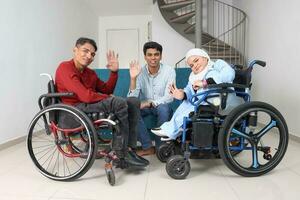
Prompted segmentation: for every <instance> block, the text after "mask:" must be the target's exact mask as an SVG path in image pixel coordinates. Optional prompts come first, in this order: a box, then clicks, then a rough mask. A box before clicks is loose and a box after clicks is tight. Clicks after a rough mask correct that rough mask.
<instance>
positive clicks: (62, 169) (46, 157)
mask: <svg viewBox="0 0 300 200" xmlns="http://www.w3.org/2000/svg"><path fill="white" fill-rule="evenodd" d="M41 75H42V76H43V75H45V76H47V77H48V78H49V79H50V81H49V83H48V93H47V94H43V95H41V96H40V97H39V99H38V105H39V108H40V111H39V112H38V113H37V114H36V115H35V117H34V118H33V120H32V121H31V123H30V125H29V131H28V137H27V149H28V152H29V155H30V157H31V159H32V161H33V163H34V164H35V166H36V167H37V169H38V171H39V172H40V173H41V174H43V175H44V176H46V177H48V178H50V179H53V180H56V181H72V180H75V179H77V178H80V177H81V176H83V175H84V174H85V173H86V172H87V171H88V170H89V169H90V168H91V166H92V165H93V163H94V161H95V159H96V158H100V157H103V158H104V160H105V166H104V168H105V172H106V175H107V179H108V182H109V183H110V185H114V184H115V175H114V170H113V165H114V162H115V161H116V162H117V161H118V158H117V156H116V155H115V153H114V152H112V151H111V142H110V140H107V139H105V138H102V135H101V134H99V131H100V130H103V129H107V130H108V131H109V135H110V136H111V135H112V132H113V131H118V122H117V121H114V120H113V119H114V116H113V115H109V116H108V117H107V118H99V119H97V118H93V116H91V117H88V115H87V114H86V113H84V112H82V111H81V110H79V109H78V108H76V107H74V106H69V105H66V104H61V103H59V98H60V97H71V96H73V93H56V91H55V85H54V81H53V79H52V77H51V76H50V75H49V74H41ZM62 115H65V116H67V117H68V120H69V122H70V121H73V122H76V123H77V124H76V127H63V126H64V125H63V123H61V122H60V118H62ZM99 116H102V117H103V114H102V115H99ZM96 129H99V130H98V131H97V130H96ZM99 143H100V145H99ZM100 147H101V148H100Z"/></svg>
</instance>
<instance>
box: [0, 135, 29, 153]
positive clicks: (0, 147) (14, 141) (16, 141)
mask: <svg viewBox="0 0 300 200" xmlns="http://www.w3.org/2000/svg"><path fill="white" fill-rule="evenodd" d="M25 140H26V136H21V137H18V138H15V139H12V140H9V141H7V142H4V143H2V144H0V151H1V150H3V149H6V148H9V147H11V146H14V145H16V144H19V143H21V142H24V141H25Z"/></svg>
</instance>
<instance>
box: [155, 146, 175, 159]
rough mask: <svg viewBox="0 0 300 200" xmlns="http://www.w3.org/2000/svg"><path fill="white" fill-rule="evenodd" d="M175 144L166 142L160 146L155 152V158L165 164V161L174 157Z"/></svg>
mask: <svg viewBox="0 0 300 200" xmlns="http://www.w3.org/2000/svg"><path fill="white" fill-rule="evenodd" d="M175 148H176V147H175V144H174V143H173V142H166V143H163V144H161V145H160V146H159V147H158V149H157V151H156V157H157V158H158V160H160V161H161V162H163V163H164V162H167V160H168V159H169V158H170V157H171V156H173V155H175Z"/></svg>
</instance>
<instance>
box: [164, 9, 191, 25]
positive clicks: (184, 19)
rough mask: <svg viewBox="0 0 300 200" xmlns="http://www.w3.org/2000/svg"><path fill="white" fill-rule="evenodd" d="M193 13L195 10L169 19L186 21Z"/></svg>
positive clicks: (175, 21)
mask: <svg viewBox="0 0 300 200" xmlns="http://www.w3.org/2000/svg"><path fill="white" fill-rule="evenodd" d="M194 15H195V11H192V12H189V13H185V14H183V15H179V16H176V17H173V18H171V19H170V21H171V22H173V23H182V24H183V23H186V22H187V21H188V20H189V19H191V18H192V17H193V16H194Z"/></svg>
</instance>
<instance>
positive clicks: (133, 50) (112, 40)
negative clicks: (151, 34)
mask: <svg viewBox="0 0 300 200" xmlns="http://www.w3.org/2000/svg"><path fill="white" fill-rule="evenodd" d="M139 37H140V36H139V30H138V29H107V30H106V45H107V47H106V49H107V50H114V51H115V52H117V53H118V54H119V65H120V68H128V66H129V62H130V61H132V60H138V59H139V52H140V50H139V46H140V44H139Z"/></svg>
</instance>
